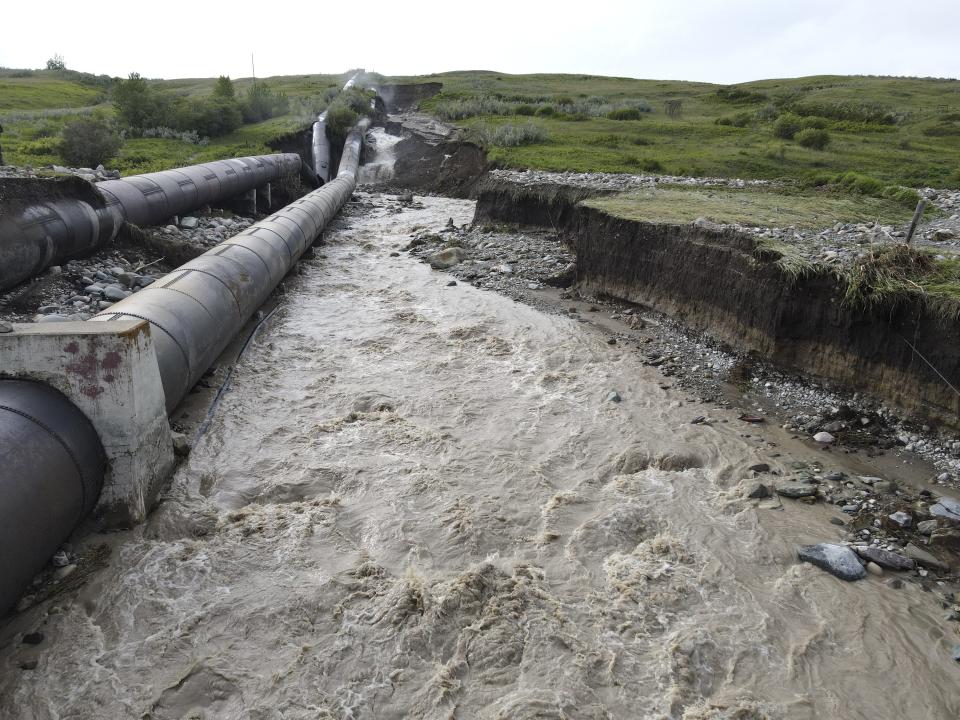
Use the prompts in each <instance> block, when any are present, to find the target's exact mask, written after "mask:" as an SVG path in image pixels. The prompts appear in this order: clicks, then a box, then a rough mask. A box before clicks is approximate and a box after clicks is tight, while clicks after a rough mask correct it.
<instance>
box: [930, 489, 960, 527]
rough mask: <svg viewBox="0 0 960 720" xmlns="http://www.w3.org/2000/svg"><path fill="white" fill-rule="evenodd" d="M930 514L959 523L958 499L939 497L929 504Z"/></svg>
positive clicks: (959, 509)
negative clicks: (936, 500) (932, 503)
mask: <svg viewBox="0 0 960 720" xmlns="http://www.w3.org/2000/svg"><path fill="white" fill-rule="evenodd" d="M930 514H931V515H933V516H934V517H941V518H944V519H946V520H950V521H952V522H956V523H960V501H958V500H954V499H953V498H952V497H946V496H944V497H941V498H940V499H939V501H938V502H937V503H936V504H935V505H931V506H930Z"/></svg>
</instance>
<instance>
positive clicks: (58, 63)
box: [47, 54, 67, 70]
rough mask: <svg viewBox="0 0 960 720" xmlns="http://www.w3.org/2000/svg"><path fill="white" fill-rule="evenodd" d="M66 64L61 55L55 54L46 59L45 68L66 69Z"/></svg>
mask: <svg viewBox="0 0 960 720" xmlns="http://www.w3.org/2000/svg"><path fill="white" fill-rule="evenodd" d="M66 69H67V64H66V63H65V62H64V60H63V55H60V54H57V55H54V56H53V57H52V58H50V59H49V60H47V70H66Z"/></svg>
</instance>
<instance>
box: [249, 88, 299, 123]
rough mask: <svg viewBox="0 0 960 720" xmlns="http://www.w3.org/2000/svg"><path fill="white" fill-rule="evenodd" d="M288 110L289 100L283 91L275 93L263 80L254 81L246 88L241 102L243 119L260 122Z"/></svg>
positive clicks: (284, 113) (285, 112)
mask: <svg viewBox="0 0 960 720" xmlns="http://www.w3.org/2000/svg"><path fill="white" fill-rule="evenodd" d="M289 110H290V101H289V100H288V99H287V96H286V95H285V94H283V93H276V92H274V91H273V90H271V89H270V86H269V85H267V84H266V83H265V82H254V83H253V84H252V85H251V86H250V87H249V88H247V94H246V96H245V97H244V99H243V103H242V104H241V111H242V113H243V121H244V122H248V123H256V122H262V121H264V120H269V119H270V118H272V117H276V116H278V115H286V114H287V112H289Z"/></svg>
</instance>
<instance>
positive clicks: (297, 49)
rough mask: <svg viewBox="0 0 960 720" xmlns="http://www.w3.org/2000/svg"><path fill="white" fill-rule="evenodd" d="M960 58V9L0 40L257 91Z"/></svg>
mask: <svg viewBox="0 0 960 720" xmlns="http://www.w3.org/2000/svg"><path fill="white" fill-rule="evenodd" d="M161 8H162V9H163V11H164V12H162V13H161V12H160V10H161ZM351 11H352V12H353V14H351ZM271 12H274V13H275V14H271ZM958 48H960V0H925V2H923V3H919V4H917V5H913V4H912V3H905V2H903V1H902V0H899V1H897V2H892V1H888V0H803V1H802V2H795V1H793V0H782V1H780V0H765V1H761V0H718V1H716V2H712V1H708V0H632V1H620V0H581V1H580V2H566V1H565V0H553V1H550V2H525V1H524V0H509V1H506V2H504V1H502V0H476V1H474V2H471V1H470V0H449V1H448V2H436V1H435V0H420V1H419V2H411V1H410V0H405V1H403V2H398V1H397V0H392V1H391V2H379V1H378V0H369V1H367V2H355V3H345V2H323V1H322V0H321V1H320V2H309V1H308V2H304V3H295V2H264V0H257V2H247V1H246V0H232V1H231V2H229V3H227V2H222V3H216V4H214V3H209V2H203V0H192V1H191V2H184V1H183V0H164V1H163V2H161V3H142V2H133V1H131V0H125V1H124V2H116V1H114V0H100V1H99V2H96V3H89V2H76V0H71V1H70V2H64V1H61V0H52V1H51V0H47V1H46V2H43V3H39V2H26V1H24V0H8V2H6V3H5V7H4V10H3V14H2V25H0V66H4V67H27V68H36V67H43V66H44V65H45V63H46V61H47V59H48V58H50V57H51V56H53V55H54V54H55V53H59V54H60V55H62V56H63V57H64V59H65V60H66V63H67V67H69V68H73V69H76V70H84V71H87V72H93V73H106V74H109V75H119V76H126V75H128V74H129V73H130V72H133V71H136V72H139V73H140V74H141V75H144V76H146V77H162V78H178V77H209V76H215V75H221V74H224V75H230V76H232V77H234V78H239V77H248V76H249V75H250V54H251V53H253V54H254V56H255V60H256V73H257V76H258V77H266V76H269V75H294V74H307V73H339V72H343V71H345V70H347V69H348V68H353V67H364V68H366V69H367V70H375V71H377V72H381V73H383V74H385V75H401V74H402V75H407V74H426V73H431V72H443V71H446V70H478V69H483V70H498V71H501V72H508V73H525V72H573V73H589V74H597V75H618V76H627V77H636V78H659V79H678V80H705V81H711V82H720V83H735V82H742V81H746V80H757V79H762V78H777V77H797V76H803V75H815V74H823V73H837V74H875V75H920V76H928V75H929V76H936V77H960V51H958Z"/></svg>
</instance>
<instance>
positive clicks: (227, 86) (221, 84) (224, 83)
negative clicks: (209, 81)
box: [213, 75, 236, 100]
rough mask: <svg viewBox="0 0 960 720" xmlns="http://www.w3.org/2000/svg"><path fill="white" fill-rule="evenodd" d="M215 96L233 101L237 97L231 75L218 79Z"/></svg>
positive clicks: (214, 87)
mask: <svg viewBox="0 0 960 720" xmlns="http://www.w3.org/2000/svg"><path fill="white" fill-rule="evenodd" d="M213 96H214V97H216V98H230V99H231V100H232V99H233V98H234V97H236V93H235V92H234V90H233V82H231V80H230V76H229V75H221V76H220V77H218V78H217V84H216V85H214V86H213Z"/></svg>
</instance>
